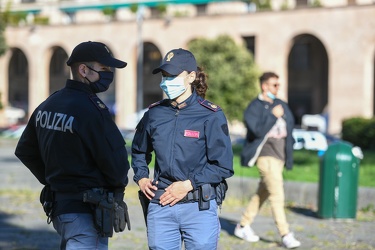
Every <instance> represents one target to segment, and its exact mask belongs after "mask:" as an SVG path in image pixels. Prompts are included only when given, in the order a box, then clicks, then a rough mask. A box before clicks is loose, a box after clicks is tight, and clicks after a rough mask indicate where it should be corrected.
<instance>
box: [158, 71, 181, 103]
mask: <svg viewBox="0 0 375 250" xmlns="http://www.w3.org/2000/svg"><path fill="white" fill-rule="evenodd" d="M184 80H185V78H184V77H178V76H177V77H174V76H173V77H171V76H167V77H165V76H163V77H162V80H161V83H160V88H161V89H162V90H163V91H164V93H165V94H166V95H167V96H168V98H169V99H174V98H176V97H179V96H180V95H182V94H183V93H185V91H186V88H185V82H184Z"/></svg>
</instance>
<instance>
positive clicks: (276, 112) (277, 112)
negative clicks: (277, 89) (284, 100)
mask: <svg viewBox="0 0 375 250" xmlns="http://www.w3.org/2000/svg"><path fill="white" fill-rule="evenodd" d="M272 114H273V115H274V116H276V117H277V118H280V117H282V116H283V115H284V108H283V106H282V105H281V104H279V105H276V106H275V107H273V109H272Z"/></svg>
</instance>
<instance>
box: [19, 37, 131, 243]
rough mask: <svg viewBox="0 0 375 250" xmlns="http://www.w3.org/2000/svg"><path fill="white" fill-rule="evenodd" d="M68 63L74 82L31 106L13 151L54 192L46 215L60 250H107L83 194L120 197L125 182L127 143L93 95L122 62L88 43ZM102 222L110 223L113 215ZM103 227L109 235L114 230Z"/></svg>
mask: <svg viewBox="0 0 375 250" xmlns="http://www.w3.org/2000/svg"><path fill="white" fill-rule="evenodd" d="M67 65H68V66H70V67H71V71H72V75H73V80H70V79H69V80H67V82H66V86H65V88H63V89H61V90H59V91H57V92H55V93H54V94H52V95H51V96H50V97H49V98H48V99H47V100H45V101H44V102H43V103H42V104H40V105H39V106H38V107H37V108H36V109H35V111H34V112H33V114H32V116H31V117H30V120H29V123H28V124H27V127H26V129H25V131H24V133H23V134H22V136H21V138H20V140H19V142H18V145H17V148H16V152H15V154H16V155H17V157H18V158H19V159H20V160H21V161H22V162H23V163H24V164H25V165H26V167H28V168H29V169H30V171H31V172H32V173H33V174H34V175H35V177H36V178H37V179H38V180H39V182H40V183H42V184H44V185H46V186H49V187H50V188H51V190H52V191H53V194H54V195H53V196H54V208H53V213H52V214H50V212H48V216H49V217H51V218H50V219H52V221H53V225H54V228H55V229H56V231H57V232H58V233H59V234H60V235H61V244H60V249H101V250H102V249H108V236H103V235H102V231H103V228H98V226H100V225H94V219H93V215H92V213H93V211H92V208H91V204H89V203H85V202H84V199H83V196H84V192H86V191H87V190H91V189H92V188H95V189H97V190H100V189H105V190H109V191H111V192H114V191H117V192H118V194H119V196H120V199H122V196H123V191H124V188H125V186H126V185H127V183H128V177H127V173H128V170H129V168H130V166H129V162H128V159H127V152H126V148H125V141H124V139H123V137H122V136H121V133H120V131H119V130H118V128H117V126H116V124H115V123H114V122H113V120H112V119H111V116H110V113H109V111H108V108H107V107H106V105H105V104H104V103H103V102H102V101H101V100H100V99H99V98H98V96H97V95H96V93H99V92H103V91H105V90H107V89H108V87H109V85H110V83H111V82H112V80H113V72H112V71H111V68H112V67H113V68H124V67H125V66H126V63H125V62H123V61H120V60H118V59H116V58H113V57H112V55H111V54H110V52H109V50H108V48H107V46H105V44H103V43H99V42H91V41H89V42H83V43H80V44H79V45H77V46H76V47H75V48H74V50H73V52H72V54H71V56H70V58H69V59H68V61H67ZM51 201H52V200H51ZM103 220H106V221H104V222H103V223H101V224H106V225H112V224H111V223H112V222H111V221H110V220H111V218H109V219H105V218H103ZM97 221H98V220H95V222H96V223H97ZM105 229H106V231H107V230H108V231H109V234H111V232H112V228H105Z"/></svg>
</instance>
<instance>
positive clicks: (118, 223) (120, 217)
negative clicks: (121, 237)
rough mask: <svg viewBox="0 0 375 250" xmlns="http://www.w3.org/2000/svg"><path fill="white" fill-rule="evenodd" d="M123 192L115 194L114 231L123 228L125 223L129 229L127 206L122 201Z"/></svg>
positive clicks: (119, 230)
mask: <svg viewBox="0 0 375 250" xmlns="http://www.w3.org/2000/svg"><path fill="white" fill-rule="evenodd" d="M123 197H124V194H116V195H115V207H114V210H115V216H114V217H113V229H114V230H115V232H116V233H118V232H122V231H124V230H125V227H126V225H128V230H129V231H130V229H131V226H130V219H129V213H128V206H127V205H126V203H125V202H124V201H123Z"/></svg>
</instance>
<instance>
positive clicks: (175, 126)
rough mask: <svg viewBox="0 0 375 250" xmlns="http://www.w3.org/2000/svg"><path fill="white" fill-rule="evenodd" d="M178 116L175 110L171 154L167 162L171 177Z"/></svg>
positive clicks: (178, 112)
mask: <svg viewBox="0 0 375 250" xmlns="http://www.w3.org/2000/svg"><path fill="white" fill-rule="evenodd" d="M179 114H180V110H179V109H177V110H176V113H175V114H174V115H175V121H174V128H173V136H172V138H173V140H172V144H171V145H172V152H171V158H170V160H169V167H170V170H171V174H172V176H173V175H174V169H173V167H172V166H173V160H174V155H175V141H176V131H177V119H178V115H179Z"/></svg>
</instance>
